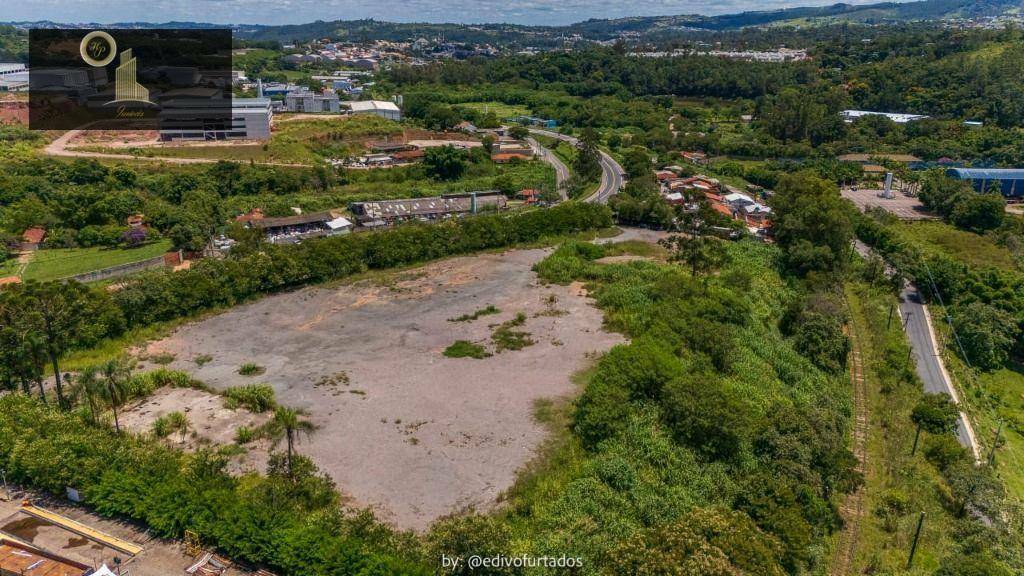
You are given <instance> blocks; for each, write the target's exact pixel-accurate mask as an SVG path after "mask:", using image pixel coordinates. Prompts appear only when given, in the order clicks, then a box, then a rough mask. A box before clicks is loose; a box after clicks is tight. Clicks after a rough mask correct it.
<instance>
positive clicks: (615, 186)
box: [530, 128, 623, 204]
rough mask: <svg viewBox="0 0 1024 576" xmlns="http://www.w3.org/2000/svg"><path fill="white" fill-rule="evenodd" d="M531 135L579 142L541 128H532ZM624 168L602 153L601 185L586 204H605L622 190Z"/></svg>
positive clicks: (573, 143) (586, 200)
mask: <svg viewBox="0 0 1024 576" xmlns="http://www.w3.org/2000/svg"><path fill="white" fill-rule="evenodd" d="M530 133H531V134H536V135H538V136H547V137H549V138H557V139H558V140H565V141H566V142H568V143H570V144H572V145H574V146H575V145H576V143H577V142H578V140H577V139H576V138H574V137H572V136H566V135H565V134H559V133H558V132H552V131H550V130H541V129H539V128H531V129H530ZM622 174H623V170H622V166H619V163H618V162H616V161H615V159H614V158H612V157H611V156H609V155H608V154H606V153H605V152H603V151H602V152H601V185H600V186H598V187H597V191H596V192H594V193H593V194H591V195H590V196H588V197H586V198H585V199H584V202H597V203H600V204H605V203H607V202H608V199H609V198H611V197H612V195H613V194H615V193H616V192H618V191H619V189H620V188H622V184H623V179H622Z"/></svg>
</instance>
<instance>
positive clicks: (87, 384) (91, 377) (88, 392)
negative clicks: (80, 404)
mask: <svg viewBox="0 0 1024 576" xmlns="http://www.w3.org/2000/svg"><path fill="white" fill-rule="evenodd" d="M99 376H100V371H99V369H98V368H97V367H96V366H89V367H87V368H85V369H84V370H82V371H81V372H79V373H78V376H77V377H76V378H75V381H76V382H77V383H78V390H77V392H78V394H79V395H80V396H81V397H84V398H85V402H86V404H88V406H89V418H90V420H91V421H92V423H93V424H96V423H97V422H99V409H98V404H99V401H100V400H101V399H102V398H103V397H104V393H105V392H104V389H105V386H106V384H105V382H104V381H103V380H102V379H101V378H100V377H99Z"/></svg>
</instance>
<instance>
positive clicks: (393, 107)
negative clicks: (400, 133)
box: [351, 100, 402, 120]
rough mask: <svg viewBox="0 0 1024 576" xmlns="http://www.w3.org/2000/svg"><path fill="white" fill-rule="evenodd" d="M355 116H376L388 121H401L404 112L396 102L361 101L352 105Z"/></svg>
mask: <svg viewBox="0 0 1024 576" xmlns="http://www.w3.org/2000/svg"><path fill="white" fill-rule="evenodd" d="M351 108H352V113H353V114H376V115H377V116H380V117H382V118H387V119H388V120H401V119H402V110H401V109H399V107H398V105H397V104H395V103H394V102H388V101H387V100H360V101H358V102H352V103H351Z"/></svg>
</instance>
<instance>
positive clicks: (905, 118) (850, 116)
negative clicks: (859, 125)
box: [839, 110, 928, 124]
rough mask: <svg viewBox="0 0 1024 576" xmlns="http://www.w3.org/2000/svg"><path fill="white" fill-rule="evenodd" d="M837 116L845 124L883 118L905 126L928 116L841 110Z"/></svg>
mask: <svg viewBox="0 0 1024 576" xmlns="http://www.w3.org/2000/svg"><path fill="white" fill-rule="evenodd" d="M839 114H840V115H841V116H842V117H843V120H844V121H846V122H853V121H854V120H856V119H858V118H863V117H864V116H885V117H886V118H888V119H889V120H892V121H893V122H895V123H897V124H906V123H907V122H914V121H917V120H924V119H925V118H928V116H924V115H921V114H903V113H898V112H872V111H869V110H843V111H842V112H840V113H839Z"/></svg>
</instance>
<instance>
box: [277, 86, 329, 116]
mask: <svg viewBox="0 0 1024 576" xmlns="http://www.w3.org/2000/svg"><path fill="white" fill-rule="evenodd" d="M284 105H285V107H286V108H287V109H288V111H289V112H307V113H320V112H333V113H335V114H337V113H338V112H341V101H340V100H339V99H338V94H337V93H336V92H335V91H334V90H324V91H323V92H322V93H317V92H313V91H312V90H309V89H306V88H302V89H299V90H295V91H294V92H289V93H288V94H286V95H285V97H284Z"/></svg>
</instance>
